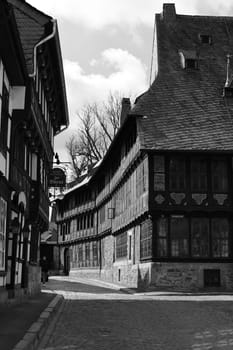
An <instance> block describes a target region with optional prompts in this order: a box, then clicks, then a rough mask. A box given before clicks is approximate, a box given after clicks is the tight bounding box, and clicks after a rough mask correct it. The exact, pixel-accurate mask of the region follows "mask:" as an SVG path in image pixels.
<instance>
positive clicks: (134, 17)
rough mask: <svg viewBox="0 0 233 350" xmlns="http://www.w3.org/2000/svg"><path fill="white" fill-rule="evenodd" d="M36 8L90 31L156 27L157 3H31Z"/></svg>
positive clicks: (104, 0)
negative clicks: (115, 26)
mask: <svg viewBox="0 0 233 350" xmlns="http://www.w3.org/2000/svg"><path fill="white" fill-rule="evenodd" d="M28 2H30V3H31V4H32V5H33V6H35V7H38V8H39V9H41V10H42V11H45V12H48V13H50V14H51V15H52V16H55V17H56V16H57V17H61V18H64V19H69V20H71V21H75V22H76V21H78V22H80V23H84V24H86V25H87V26H88V27H91V28H95V29H102V28H103V27H105V26H108V25H110V24H117V23H121V24H122V23H129V24H133V25H135V24H137V23H140V22H143V23H147V24H149V25H153V23H152V22H153V13H151V12H150V11H148V8H150V9H151V8H153V7H154V0H147V1H146V4H145V2H143V1H141V0H134V2H133V3H132V1H127V0H118V1H116V0H98V1H96V0H85V1H82V0H68V2H69V4H68V5H67V0H49V1H48V0H29V1H28Z"/></svg>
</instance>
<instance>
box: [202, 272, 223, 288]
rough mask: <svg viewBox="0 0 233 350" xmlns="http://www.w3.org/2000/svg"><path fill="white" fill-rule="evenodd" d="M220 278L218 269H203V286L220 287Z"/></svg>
mask: <svg viewBox="0 0 233 350" xmlns="http://www.w3.org/2000/svg"><path fill="white" fill-rule="evenodd" d="M220 286H221V278H220V270H217V269H216V270H214V269H213V270H212V269H205V270H204V287H220Z"/></svg>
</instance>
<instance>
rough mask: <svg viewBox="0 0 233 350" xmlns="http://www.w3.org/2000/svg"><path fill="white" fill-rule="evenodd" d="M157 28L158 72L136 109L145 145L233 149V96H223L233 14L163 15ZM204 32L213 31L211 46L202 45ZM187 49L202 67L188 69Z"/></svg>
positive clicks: (231, 49)
mask: <svg viewBox="0 0 233 350" xmlns="http://www.w3.org/2000/svg"><path fill="white" fill-rule="evenodd" d="M172 5H173V4H167V5H166V6H172ZM156 29H157V55H158V74H157V76H156V78H155V81H154V82H153V84H152V85H151V87H150V88H149V90H148V91H147V92H146V93H144V94H143V95H142V96H141V97H140V98H138V100H137V102H136V104H135V106H134V108H133V110H132V112H131V113H133V114H140V115H142V116H144V117H141V118H137V123H138V130H139V136H140V141H141V145H142V147H143V148H145V149H154V150H194V151H202V150H205V151H233V98H224V97H223V88H224V84H225V81H226V56H227V54H233V18H232V17H209V16H184V15H176V14H175V17H174V16H173V18H172V19H171V18H166V16H165V15H164V13H163V14H162V15H156ZM200 34H204V35H210V36H211V41H212V42H211V44H206V43H205V44H204V43H201V41H200ZM182 50H183V55H187V53H189V54H190V52H191V53H192V55H193V52H196V55H197V58H198V69H184V68H182V66H181V54H180V53H179V52H180V51H182ZM193 56H195V55H193ZM193 58H195V57H193Z"/></svg>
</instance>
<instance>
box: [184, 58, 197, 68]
mask: <svg viewBox="0 0 233 350" xmlns="http://www.w3.org/2000/svg"><path fill="white" fill-rule="evenodd" d="M185 68H186V69H197V68H198V64H197V59H193V58H186V59H185Z"/></svg>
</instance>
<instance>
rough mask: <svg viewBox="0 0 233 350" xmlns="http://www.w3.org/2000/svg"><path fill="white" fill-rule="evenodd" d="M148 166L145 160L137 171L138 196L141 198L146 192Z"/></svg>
mask: <svg viewBox="0 0 233 350" xmlns="http://www.w3.org/2000/svg"><path fill="white" fill-rule="evenodd" d="M146 166H147V164H146V161H145V160H144V161H143V162H142V163H141V164H139V165H138V167H137V169H136V196H137V198H138V197H140V196H141V195H142V194H143V193H144V192H145V191H146V177H147V168H146Z"/></svg>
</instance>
